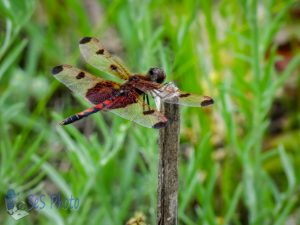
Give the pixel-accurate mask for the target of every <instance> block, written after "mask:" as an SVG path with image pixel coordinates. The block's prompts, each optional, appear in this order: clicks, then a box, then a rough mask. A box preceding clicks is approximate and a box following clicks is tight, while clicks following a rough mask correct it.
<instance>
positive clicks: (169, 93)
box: [151, 82, 214, 107]
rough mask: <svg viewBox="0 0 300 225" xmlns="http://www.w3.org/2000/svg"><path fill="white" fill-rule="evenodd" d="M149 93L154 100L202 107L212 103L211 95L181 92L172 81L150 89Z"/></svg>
mask: <svg viewBox="0 0 300 225" xmlns="http://www.w3.org/2000/svg"><path fill="white" fill-rule="evenodd" d="M151 94H152V95H153V97H154V98H155V99H156V101H157V99H161V100H162V101H164V102H167V103H171V104H180V105H186V106H192V107H204V106H208V105H211V104H213V103H214V100H213V99H212V98H211V97H208V96H200V95H195V94H191V93H188V92H182V91H180V90H179V89H178V87H177V86H176V85H175V84H174V83H172V82H170V83H167V84H165V85H164V86H163V87H161V88H160V89H157V90H153V91H151Z"/></svg>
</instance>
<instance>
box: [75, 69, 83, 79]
mask: <svg viewBox="0 0 300 225" xmlns="http://www.w3.org/2000/svg"><path fill="white" fill-rule="evenodd" d="M84 77H85V74H84V72H82V71H81V72H79V73H78V74H77V76H76V79H78V80H79V79H81V78H84Z"/></svg>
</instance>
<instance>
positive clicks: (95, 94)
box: [52, 65, 120, 104]
mask: <svg viewBox="0 0 300 225" xmlns="http://www.w3.org/2000/svg"><path fill="white" fill-rule="evenodd" d="M52 74H53V75H54V77H55V78H56V79H57V80H59V81H60V82H62V83H63V84H64V85H66V86H67V87H68V88H69V89H71V90H72V91H73V92H74V93H76V94H79V95H82V96H84V97H86V98H87V99H88V100H89V101H90V102H91V103H93V104H99V103H101V102H102V101H104V100H106V99H108V98H111V97H113V95H114V94H115V92H116V90H118V88H119V87H120V85H119V84H117V83H115V82H112V81H106V80H103V79H101V78H99V77H96V76H93V75H91V74H90V73H88V72H86V71H83V70H80V69H78V68H75V67H73V66H70V65H59V66H56V67H54V68H53V69H52Z"/></svg>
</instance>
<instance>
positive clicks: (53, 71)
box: [52, 65, 64, 75]
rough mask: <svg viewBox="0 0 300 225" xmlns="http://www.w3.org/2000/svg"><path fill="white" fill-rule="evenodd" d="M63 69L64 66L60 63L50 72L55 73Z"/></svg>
mask: <svg viewBox="0 0 300 225" xmlns="http://www.w3.org/2000/svg"><path fill="white" fill-rule="evenodd" d="M63 69H64V67H63V66H62V65H59V66H56V67H53V69H52V74H53V75H56V74H58V73H60V72H61V71H63Z"/></svg>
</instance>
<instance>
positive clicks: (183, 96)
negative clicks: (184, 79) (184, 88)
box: [179, 93, 191, 98]
mask: <svg viewBox="0 0 300 225" xmlns="http://www.w3.org/2000/svg"><path fill="white" fill-rule="evenodd" d="M190 95H191V94H190V93H186V94H180V95H179V98H185V97H188V96H190Z"/></svg>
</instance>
